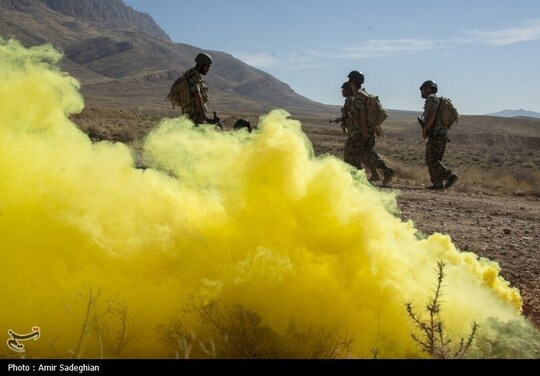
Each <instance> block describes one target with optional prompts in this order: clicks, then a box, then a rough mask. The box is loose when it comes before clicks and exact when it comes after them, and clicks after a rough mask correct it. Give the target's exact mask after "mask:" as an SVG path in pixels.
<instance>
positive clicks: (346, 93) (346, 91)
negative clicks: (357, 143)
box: [341, 81, 380, 181]
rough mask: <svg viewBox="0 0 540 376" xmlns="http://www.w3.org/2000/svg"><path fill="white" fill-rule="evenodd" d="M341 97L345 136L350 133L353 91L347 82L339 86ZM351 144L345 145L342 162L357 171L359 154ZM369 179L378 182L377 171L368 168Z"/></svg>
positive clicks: (360, 165)
mask: <svg viewBox="0 0 540 376" xmlns="http://www.w3.org/2000/svg"><path fill="white" fill-rule="evenodd" d="M341 95H342V96H343V97H344V98H345V104H344V105H343V107H342V108H341V118H342V126H343V127H344V130H345V133H346V134H351V133H352V130H351V129H352V122H351V120H352V118H353V117H352V115H351V114H352V109H353V107H352V103H353V91H352V88H351V84H349V82H348V81H347V82H344V83H343V85H341ZM352 146H353V145H351V144H345V150H344V153H343V160H344V161H345V162H347V163H349V164H350V165H353V166H354V167H356V168H357V169H359V170H361V169H362V161H361V160H360V157H359V153H355V152H354V149H352ZM370 172H371V177H370V178H369V181H378V180H380V176H379V174H378V173H377V170H376V169H374V168H370Z"/></svg>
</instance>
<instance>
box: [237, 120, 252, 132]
mask: <svg viewBox="0 0 540 376" xmlns="http://www.w3.org/2000/svg"><path fill="white" fill-rule="evenodd" d="M241 128H247V129H248V131H250V132H251V130H252V128H251V124H249V120H247V119H238V120H236V123H234V129H241Z"/></svg>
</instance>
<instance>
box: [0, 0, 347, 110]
mask: <svg viewBox="0 0 540 376" xmlns="http://www.w3.org/2000/svg"><path fill="white" fill-rule="evenodd" d="M193 6H195V5H193ZM0 36H1V37H3V38H4V39H8V38H12V37H14V38H16V39H18V40H19V41H21V43H23V44H24V45H25V46H34V45H41V44H44V43H52V44H53V45H54V46H55V47H56V48H58V49H60V50H62V51H63V52H64V59H63V62H62V68H63V69H65V70H66V71H68V72H69V73H70V74H71V75H73V76H75V77H76V78H78V79H79V80H80V81H81V83H82V89H81V90H82V93H83V95H84V97H85V100H86V104H87V106H88V107H92V106H93V107H112V108H118V107H122V108H129V109H139V110H141V109H146V110H148V109H151V110H160V111H163V110H168V109H171V106H170V104H169V103H168V102H166V101H165V97H166V95H167V93H168V90H169V88H170V85H171V84H172V82H174V80H175V79H176V78H177V77H178V76H179V75H180V74H181V73H182V72H184V71H185V70H186V69H189V68H191V67H193V66H194V58H195V56H196V55H197V53H199V52H201V50H200V49H199V48H197V47H195V46H190V45H187V44H181V43H173V42H171V40H170V38H169V37H168V36H167V34H165V32H164V31H163V30H162V29H161V28H160V27H159V26H158V25H157V24H156V23H155V22H154V20H153V19H152V18H151V17H150V16H149V15H147V14H142V13H140V12H137V11H135V10H133V9H132V8H131V7H128V6H126V5H125V4H124V3H123V1H122V0H0ZM205 52H208V53H210V54H211V55H212V57H213V59H214V64H213V66H212V69H211V70H210V72H209V73H208V75H207V77H206V81H207V83H208V86H209V87H210V100H211V103H210V104H209V107H210V109H211V110H212V109H216V110H217V111H218V112H225V113H241V112H245V111H249V112H252V113H254V112H263V111H268V110H270V109H273V108H278V107H279V108H284V109H286V110H288V111H290V112H291V113H293V114H297V113H305V114H308V113H309V114H313V113H318V114H329V113H333V112H335V111H336V108H335V106H326V105H323V104H320V103H317V102H314V101H311V100H309V99H307V98H305V97H302V96H300V95H298V94H297V93H296V92H294V91H293V90H292V89H291V88H290V87H289V86H288V85H287V84H285V83H283V82H281V81H279V80H277V79H276V78H274V77H273V76H271V75H269V74H267V73H265V72H263V71H260V70H258V69H255V68H253V67H251V66H249V65H247V64H245V63H243V62H242V61H240V60H238V59H236V58H234V57H233V56H231V55H229V54H227V53H225V52H221V51H205Z"/></svg>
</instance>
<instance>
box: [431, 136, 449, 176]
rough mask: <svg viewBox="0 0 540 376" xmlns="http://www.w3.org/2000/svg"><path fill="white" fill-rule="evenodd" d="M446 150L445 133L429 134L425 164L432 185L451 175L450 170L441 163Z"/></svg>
mask: <svg viewBox="0 0 540 376" xmlns="http://www.w3.org/2000/svg"><path fill="white" fill-rule="evenodd" d="M445 150H446V135H435V136H430V137H429V139H428V142H427V144H426V165H427V167H428V171H429V176H430V178H431V182H432V183H433V185H436V186H439V185H442V183H443V180H445V179H447V178H448V177H449V176H450V175H452V171H450V170H449V169H447V168H446V167H445V166H444V165H443V164H442V162H441V161H442V158H443V156H444V152H445Z"/></svg>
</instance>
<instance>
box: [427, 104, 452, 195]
mask: <svg viewBox="0 0 540 376" xmlns="http://www.w3.org/2000/svg"><path fill="white" fill-rule="evenodd" d="M438 110H439V98H438V97H437V96H436V95H435V94H431V95H430V96H428V97H427V98H426V103H425V104H424V115H423V117H424V119H428V118H429V117H430V116H433V114H437V112H438ZM447 140H448V128H446V127H445V126H444V125H442V123H441V121H440V119H439V116H438V114H437V118H436V119H435V123H434V124H433V125H432V126H431V127H430V128H429V134H428V141H427V143H426V155H425V157H426V165H427V167H428V171H429V176H430V178H431V182H432V183H433V185H435V186H440V185H442V183H443V181H444V180H447V179H448V178H449V177H450V176H451V175H452V171H450V170H449V169H448V168H446V167H445V166H444V165H443V164H442V162H441V161H442V158H443V156H444V151H445V150H446V142H447Z"/></svg>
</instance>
